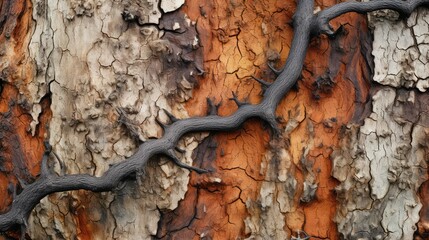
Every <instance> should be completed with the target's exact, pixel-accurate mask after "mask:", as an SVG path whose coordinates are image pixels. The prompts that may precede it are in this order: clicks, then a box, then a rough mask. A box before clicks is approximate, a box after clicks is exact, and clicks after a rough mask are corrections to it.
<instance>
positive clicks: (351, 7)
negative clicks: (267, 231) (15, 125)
mask: <svg viewBox="0 0 429 240" xmlns="http://www.w3.org/2000/svg"><path fill="white" fill-rule="evenodd" d="M297 1H298V3H297V8H296V12H295V15H294V16H293V27H294V29H295V33H294V37H293V40H292V45H291V49H290V53H289V56H288V58H287V60H286V63H285V64H284V67H283V68H282V71H281V72H280V73H279V75H278V76H277V78H276V79H275V81H274V82H273V83H272V84H271V85H269V86H268V87H267V89H266V91H265V93H264V96H263V99H262V101H261V103H259V104H254V105H252V104H239V107H238V109H237V111H236V112H235V113H234V114H232V115H230V116H226V117H221V116H218V115H217V111H216V109H217V107H216V106H214V104H213V103H212V102H211V101H210V100H209V99H208V100H207V102H208V104H209V107H210V108H211V109H210V110H209V113H210V115H208V116H205V117H193V118H188V119H182V120H178V119H176V118H175V117H174V116H173V115H172V114H169V113H167V112H166V114H167V115H168V116H169V118H170V120H171V123H170V124H169V125H166V124H164V123H161V122H160V121H158V120H157V121H158V123H159V124H160V125H161V126H163V128H164V135H163V136H162V137H161V138H159V139H155V140H148V141H147V142H144V143H142V144H141V145H140V146H139V148H138V150H137V151H136V153H135V154H134V155H133V156H131V157H130V158H128V159H126V160H124V161H122V162H120V163H118V164H115V165H112V166H111V167H110V168H109V169H108V170H107V171H106V172H105V173H104V174H103V175H102V176H100V177H96V176H90V175H87V174H70V175H63V176H58V175H56V174H53V173H52V171H49V168H48V164H47V161H48V157H49V154H50V151H46V152H45V154H44V156H43V160H42V170H41V175H40V177H39V178H38V179H37V180H36V181H35V182H33V183H31V184H29V185H27V186H23V190H22V192H21V193H19V194H18V195H16V197H15V198H14V200H13V202H12V205H11V207H10V209H9V211H8V212H6V213H3V214H1V215H0V231H7V230H9V229H11V228H14V227H22V229H25V227H26V225H27V223H26V222H27V218H28V216H29V214H30V212H31V211H32V209H33V208H34V207H35V206H36V204H38V203H39V201H40V200H41V199H42V198H43V197H45V196H47V195H49V194H51V193H54V192H62V191H69V190H78V189H84V190H89V191H93V192H102V191H111V190H113V189H115V188H116V187H117V186H120V184H121V183H122V182H123V181H124V180H125V178H126V177H127V176H129V175H131V174H135V173H136V172H138V171H139V170H140V169H141V168H142V167H144V166H145V165H146V163H147V162H148V161H149V158H151V157H152V156H155V155H165V156H168V157H170V158H172V159H173V161H174V162H175V163H176V164H178V165H179V166H181V167H184V168H187V169H190V170H194V171H197V172H199V173H205V172H208V171H207V170H203V169H198V168H195V167H192V166H187V165H184V164H183V163H181V162H180V161H178V159H177V157H176V155H175V154H174V149H176V144H177V142H178V140H179V139H180V138H181V137H182V136H183V135H184V134H187V133H192V132H201V131H230V130H234V129H238V128H239V127H240V126H241V125H242V124H243V123H244V122H245V121H246V120H247V119H249V118H255V117H256V118H260V119H262V120H264V121H265V122H267V123H268V124H269V125H270V126H271V127H272V128H273V129H274V132H277V133H278V132H279V130H278V127H277V125H278V124H277V120H276V116H275V110H276V108H277V105H278V103H279V102H280V100H281V99H282V98H283V97H284V96H285V95H286V94H287V93H288V91H289V90H290V89H291V88H292V87H293V86H294V85H295V84H296V82H297V81H298V79H299V77H300V75H301V71H302V68H303V64H304V59H305V55H306V52H307V48H308V45H309V42H310V39H311V37H314V36H317V35H319V34H322V33H323V34H332V33H333V30H332V28H331V27H330V26H329V21H330V20H331V19H333V18H335V17H337V16H339V15H341V14H344V13H347V12H359V13H366V12H370V11H374V10H379V9H392V10H396V11H399V12H400V13H401V14H403V15H409V14H410V13H411V12H412V11H413V10H414V9H415V8H417V7H418V6H423V5H429V0H410V1H401V0H378V1H374V2H365V3H361V2H347V3H341V4H338V5H335V6H333V7H330V8H327V9H325V10H323V11H320V12H319V13H317V14H313V9H314V0H297ZM234 98H235V99H236V96H234ZM47 149H49V147H48V148H47Z"/></svg>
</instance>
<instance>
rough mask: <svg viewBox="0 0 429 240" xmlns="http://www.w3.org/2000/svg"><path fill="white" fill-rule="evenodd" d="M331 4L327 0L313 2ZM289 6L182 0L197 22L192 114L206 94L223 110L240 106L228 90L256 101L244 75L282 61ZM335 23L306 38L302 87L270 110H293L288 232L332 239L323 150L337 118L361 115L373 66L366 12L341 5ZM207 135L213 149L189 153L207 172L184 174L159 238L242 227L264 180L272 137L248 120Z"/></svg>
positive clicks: (239, 232)
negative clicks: (311, 190) (345, 10)
mask: <svg viewBox="0 0 429 240" xmlns="http://www.w3.org/2000/svg"><path fill="white" fill-rule="evenodd" d="M332 4H334V1H329V2H328V1H324V2H323V3H320V5H322V6H325V5H332ZM294 10H295V6H294V1H276V2H275V3H273V2H272V1H230V2H229V4H225V2H222V1H216V0H212V1H206V2H205V3H204V4H200V3H199V1H192V0H191V1H187V3H186V6H185V7H184V11H185V12H186V13H187V15H188V16H189V17H190V18H191V19H192V20H195V21H196V22H197V28H198V32H199V34H200V35H199V36H200V40H201V45H202V46H203V47H204V59H205V66H204V70H205V71H206V74H205V76H204V78H203V79H201V81H200V84H199V86H198V87H197V88H196V89H195V90H194V93H193V98H192V99H191V100H190V101H189V102H188V105H187V109H188V112H189V114H190V115H200V116H201V115H205V114H206V112H207V107H206V97H210V98H211V99H214V102H215V103H218V102H221V103H222V105H221V107H220V109H219V114H220V115H230V114H231V113H233V112H234V111H235V110H236V109H237V106H236V104H235V103H234V102H232V101H228V99H229V98H231V97H232V94H231V91H234V92H236V93H237V95H238V97H239V99H240V100H243V101H248V102H250V103H258V102H259V101H260V99H261V95H260V93H261V86H260V85H259V84H258V83H256V82H255V81H253V80H251V79H250V76H251V75H256V76H261V77H262V78H264V79H266V80H267V81H272V79H274V78H275V75H274V74H273V73H272V72H271V71H270V70H269V69H268V68H267V65H266V64H267V62H271V63H272V64H275V65H277V67H279V66H280V65H282V64H283V62H284V60H285V58H286V57H287V55H288V53H289V47H290V42H291V39H292V36H293V30H292V28H291V27H290V26H289V25H288V24H287V23H288V22H290V20H291V16H292V15H293V12H294ZM332 24H333V25H334V26H336V27H339V26H340V25H345V26H344V31H342V32H339V33H338V36H337V37H336V38H335V39H334V40H328V39H327V38H326V37H320V38H317V39H314V40H313V41H312V43H311V45H310V47H309V51H308V54H307V59H306V62H305V66H304V71H303V73H302V75H303V78H302V80H301V81H300V82H299V84H298V89H299V90H298V91H292V92H291V93H289V94H288V96H287V97H285V99H284V100H283V101H282V103H281V104H280V105H279V107H278V110H277V115H278V116H282V118H283V119H284V120H285V121H286V122H287V121H288V120H291V119H295V120H296V119H300V123H299V125H298V127H297V128H296V129H294V130H293V131H292V132H291V134H290V137H289V141H290V144H289V146H290V147H289V152H290V154H291V156H292V161H293V165H294V166H293V167H292V169H293V174H295V178H296V180H297V189H296V192H295V196H294V206H295V210H293V211H292V212H290V213H288V214H285V219H286V220H285V221H286V223H285V231H286V232H288V233H289V234H291V233H293V232H295V231H297V230H305V231H306V232H307V233H308V234H310V235H312V236H313V237H314V238H316V239H317V238H325V239H326V238H329V239H337V238H338V236H337V227H336V224H335V222H334V217H335V211H336V196H335V193H334V188H335V186H336V185H337V182H336V180H335V179H334V178H332V177H331V168H332V166H331V165H332V164H331V160H330V158H329V157H330V154H331V152H332V149H333V148H334V147H335V146H337V145H338V138H339V136H338V133H339V131H340V129H341V127H342V126H343V125H345V124H347V123H349V122H350V121H351V119H354V120H355V121H359V120H360V119H361V118H362V117H361V114H362V112H363V109H364V107H365V104H366V103H367V99H368V90H369V85H368V79H369V76H370V71H371V70H370V69H371V66H369V65H368V64H367V62H368V61H369V60H370V59H368V58H369V57H368V55H365V53H368V52H370V45H369V44H370V41H369V39H370V38H369V34H368V30H367V28H366V19H365V17H361V16H359V15H357V14H348V15H346V16H344V17H341V18H339V19H337V20H335V21H333V23H332ZM357 39H358V40H357ZM361 52H362V54H361ZM214 139H215V140H216V143H217V144H216V145H217V148H216V150H213V149H205V151H208V152H210V151H211V152H214V151H215V153H216V156H215V157H213V159H212V160H207V159H204V158H198V156H197V158H196V159H195V161H196V162H197V163H199V164H196V165H197V166H198V165H201V167H208V168H212V169H215V171H214V173H212V174H205V175H197V174H195V173H192V174H191V180H190V183H189V190H188V193H187V194H186V196H185V199H184V200H183V201H182V202H181V203H180V204H179V207H178V208H177V209H176V210H174V211H173V212H167V213H164V214H163V216H162V218H161V219H162V220H161V223H160V228H159V232H158V237H167V238H169V237H173V238H177V239H182V238H188V239H190V238H198V237H203V236H210V237H213V238H216V239H229V238H237V237H244V236H245V235H246V234H245V229H244V228H245V226H244V219H246V217H247V216H248V212H247V209H246V204H245V203H246V202H247V201H251V202H252V201H253V202H257V201H258V198H259V192H260V188H261V181H264V180H265V179H266V178H265V176H264V174H265V172H264V170H261V162H262V158H263V156H264V154H265V152H266V151H267V147H266V145H267V144H268V141H269V136H268V133H267V131H266V130H264V129H263V128H262V127H261V124H260V123H258V121H255V120H252V121H250V122H248V123H246V124H244V127H243V129H242V130H240V131H237V132H234V133H220V134H217V135H216V137H214ZM210 141H212V140H210ZM200 148H201V147H200ZM200 151H202V150H200ZM309 177H312V178H314V181H313V182H314V183H316V184H317V191H316V193H315V196H314V198H312V199H310V200H309V201H308V202H303V200H302V194H303V191H304V187H303V186H304V181H306V180H308V178H309ZM297 228H298V229H297Z"/></svg>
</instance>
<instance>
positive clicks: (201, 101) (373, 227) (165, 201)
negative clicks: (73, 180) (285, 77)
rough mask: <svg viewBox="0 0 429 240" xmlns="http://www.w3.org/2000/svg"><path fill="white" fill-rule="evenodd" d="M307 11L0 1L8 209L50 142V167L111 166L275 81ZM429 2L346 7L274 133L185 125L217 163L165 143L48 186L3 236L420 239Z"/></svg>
mask: <svg viewBox="0 0 429 240" xmlns="http://www.w3.org/2000/svg"><path fill="white" fill-rule="evenodd" d="M336 3H337V1H333V0H329V1H317V3H316V6H317V7H316V8H315V12H317V11H320V10H323V9H326V8H327V7H329V6H332V5H334V4H336ZM296 11H297V9H296V3H295V1H289V0H288V1H272V0H263V1H245V0H231V1H228V2H227V3H226V2H225V1H217V0H208V1H203V2H202V1H198V0H187V1H186V2H185V1H184V0H162V1H157V0H147V1H137V0H124V1H109V0H100V1H96V0H71V1H58V0H51V1H44V0H33V1H30V0H3V1H2V2H0V34H1V35H0V69H1V75H0V80H1V82H0V84H1V85H0V89H1V95H0V113H1V114H0V118H1V122H0V140H1V142H0V159H1V161H0V196H2V197H0V211H1V212H7V211H8V209H9V206H10V205H11V204H12V201H13V199H15V198H16V195H19V194H20V193H21V192H22V191H23V189H25V187H26V186H27V185H28V184H31V183H32V182H34V181H37V179H39V178H41V177H42V175H41V174H40V172H41V170H40V169H41V164H42V163H41V160H42V158H43V155H44V153H45V147H44V141H48V142H49V144H50V145H51V146H52V153H51V154H50V158H49V161H48V166H49V169H50V170H49V171H52V172H53V174H58V175H67V174H77V173H79V174H89V175H93V176H102V175H103V174H104V173H105V172H106V171H108V169H109V168H110V167H111V166H114V165H115V164H117V163H119V162H122V161H124V160H125V159H127V158H129V157H131V156H132V155H133V154H134V153H135V152H136V151H137V149H138V147H139V145H140V144H141V143H142V142H145V141H150V139H157V138H161V137H162V136H163V135H164V133H165V132H166V131H167V128H168V127H165V128H163V125H164V124H170V123H171V122H172V121H174V118H178V119H185V118H188V117H192V116H206V115H208V114H210V113H215V112H217V114H219V115H220V116H229V115H231V114H233V113H234V112H236V111H237V108H238V107H237V105H241V104H242V102H243V103H244V102H245V103H250V104H257V103H259V102H261V101H262V99H263V93H264V91H265V89H266V87H264V86H263V84H262V85H261V84H260V83H258V81H255V80H254V79H252V76H256V77H257V78H261V79H264V80H265V81H267V82H272V81H273V80H274V79H276V73H275V71H273V70H271V69H270V68H269V65H272V66H274V67H276V68H279V70H281V66H283V64H284V62H285V59H286V58H287V57H288V55H289V52H290V51H291V42H292V37H293V36H294V35H293V34H294V30H293V28H292V24H291V23H292V16H293V15H294V13H295V12H296ZM428 13H429V11H428V10H427V9H419V10H417V11H415V12H414V13H413V14H412V15H411V16H410V17H409V18H403V16H400V15H399V14H397V13H396V12H393V11H390V10H383V11H377V12H375V13H372V14H370V15H369V19H368V18H367V15H359V14H356V13H349V14H345V15H342V16H340V17H338V18H335V19H334V20H333V21H331V24H332V25H333V27H334V29H338V30H337V31H336V32H335V34H334V35H332V36H331V37H326V36H318V37H315V38H313V39H312V41H311V42H310V45H309V47H308V51H307V54H306V58H305V62H304V68H303V71H302V73H301V74H302V76H301V78H300V80H299V82H298V83H297V84H296V86H295V87H294V88H293V89H292V90H291V91H290V92H289V93H288V94H287V95H286V96H285V97H284V98H283V100H282V101H281V102H280V104H279V105H278V107H277V110H276V116H277V117H278V121H279V126H280V130H281V131H280V134H279V135H276V134H275V132H274V131H273V130H270V126H269V124H267V123H266V122H264V121H261V120H260V119H257V118H252V119H250V120H249V121H246V122H245V123H244V124H243V125H242V127H241V128H239V129H238V130H235V131H228V132H195V133H190V134H186V135H185V136H184V137H182V138H181V139H180V141H179V142H178V149H177V151H176V154H178V155H179V156H180V157H179V158H180V159H179V160H180V161H181V162H182V163H185V164H187V165H192V166H194V167H195V168H198V169H204V170H208V171H210V172H209V173H203V174H199V173H197V172H195V171H191V172H190V171H189V170H187V169H186V167H178V166H176V165H175V164H174V163H173V161H171V159H170V158H167V157H165V156H155V157H153V158H152V159H151V161H150V162H149V164H147V165H142V166H141V168H138V169H135V170H134V172H135V173H133V174H131V175H129V176H127V178H126V179H123V184H121V185H120V186H118V187H116V188H115V189H114V190H113V191H108V192H100V193H94V192H91V191H85V190H77V191H65V192H58V193H53V194H50V195H49V196H47V197H45V198H43V199H42V200H41V201H40V203H39V204H37V205H36V206H35V208H34V210H33V211H32V213H31V215H30V216H29V219H28V224H27V225H28V229H24V228H21V229H18V228H16V229H10V231H7V232H5V233H2V234H3V236H4V238H6V237H11V238H19V234H20V233H23V234H26V237H27V238H28V239H49V238H51V239H149V238H154V239H158V238H161V239H171V238H172V239H199V238H202V239H244V238H248V239H290V238H291V237H297V238H296V239H302V238H303V237H305V236H311V239H413V238H416V239H425V238H427V237H428V236H429V204H428V200H429V183H428V182H427V178H428V176H427V166H426V161H427V159H428V157H429V154H428V152H429V151H428V150H429V149H428V147H429V145H428V143H427V142H428V140H429V95H428V94H426V93H425V92H426V90H427V89H428V88H429V69H428V61H429V45H428V44H429V27H428V22H429V15H428ZM231 98H235V100H234V99H233V100H230V99H231ZM208 99H209V100H208ZM208 102H209V104H208ZM210 105H212V106H211V107H210ZM170 113H171V114H170ZM170 115H174V116H175V117H171V116H170ZM30 186H32V185H30ZM23 226H24V225H23ZM1 238H2V235H0V239H1Z"/></svg>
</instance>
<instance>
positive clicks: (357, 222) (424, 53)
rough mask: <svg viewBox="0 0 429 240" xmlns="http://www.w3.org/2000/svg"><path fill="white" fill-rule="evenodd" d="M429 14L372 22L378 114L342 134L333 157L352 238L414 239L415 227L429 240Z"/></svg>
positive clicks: (384, 15) (341, 223)
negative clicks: (428, 178)
mask: <svg viewBox="0 0 429 240" xmlns="http://www.w3.org/2000/svg"><path fill="white" fill-rule="evenodd" d="M427 16H428V11H427V10H420V11H417V12H415V13H413V14H412V15H411V16H410V17H409V18H408V19H401V18H398V17H399V16H398V14H396V13H394V12H391V11H382V12H377V13H376V14H373V15H371V17H370V19H371V22H370V23H371V25H372V26H373V28H374V43H373V47H374V50H373V52H372V54H373V56H374V63H375V70H374V81H375V83H377V84H376V86H374V88H373V91H372V93H371V95H372V110H371V111H372V112H371V113H370V115H369V116H368V117H366V118H365V119H364V124H363V125H362V126H360V127H359V126H357V125H349V126H348V127H347V128H346V129H344V131H343V134H344V135H343V136H342V137H341V138H342V141H341V149H340V150H336V151H334V153H333V155H332V159H333V164H334V166H333V176H334V177H335V178H336V179H338V180H339V181H340V184H339V185H338V187H337V188H336V191H337V200H338V211H337V215H336V221H337V222H338V230H339V232H340V233H341V234H342V236H343V237H344V238H346V239H357V238H376V239H385V238H387V239H413V233H414V232H415V231H416V229H417V226H418V228H419V229H418V231H417V233H416V235H417V236H419V237H423V238H427V237H428V236H427V231H428V222H427V217H426V216H427V197H426V196H425V193H426V192H427V186H426V184H424V185H422V183H423V182H424V181H426V180H427V165H426V164H427V159H428V155H427V153H428V145H427V141H428V133H429V129H428V127H429V125H428V123H429V122H428V117H429V116H428V106H429V105H428V101H429V98H428V95H427V94H426V93H425V92H426V90H427V88H428V86H427V82H428V77H429V75H428V74H429V71H428V56H429V55H428V54H429V51H428V46H427V43H428V40H429V39H428V36H429V35H428V32H427V30H428V19H429V18H428V17H427ZM419 188H421V190H420V191H421V194H420V196H419ZM422 203H423V204H424V207H423V208H422ZM419 212H420V215H419ZM419 219H420V221H419ZM417 223H418V224H417ZM416 224H417V225H416Z"/></svg>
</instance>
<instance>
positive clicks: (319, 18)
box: [311, 0, 429, 35]
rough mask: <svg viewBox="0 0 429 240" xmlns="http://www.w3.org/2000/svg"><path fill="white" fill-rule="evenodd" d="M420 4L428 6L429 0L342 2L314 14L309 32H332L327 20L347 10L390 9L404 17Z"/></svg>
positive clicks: (357, 11)
mask: <svg viewBox="0 0 429 240" xmlns="http://www.w3.org/2000/svg"><path fill="white" fill-rule="evenodd" d="M421 6H429V0H409V1H403V0H375V1H370V2H354V1H353V2H343V3H339V4H337V5H334V6H332V7H329V8H327V9H325V10H322V11H320V12H318V13H317V14H316V15H314V19H313V23H312V26H311V28H312V29H311V33H312V34H313V35H319V34H327V35H332V34H334V33H335V31H334V29H333V28H332V27H331V26H330V24H329V21H331V20H332V19H334V18H336V17H338V16H340V15H343V14H345V13H349V12H356V13H362V14H363V13H368V12H373V11H376V10H382V9H390V10H394V11H397V12H398V13H399V14H400V15H402V16H404V17H408V16H409V15H411V13H412V12H413V11H414V10H415V9H416V8H418V7H421Z"/></svg>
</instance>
